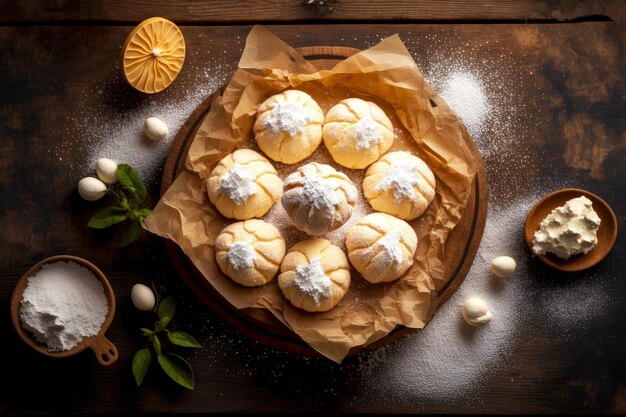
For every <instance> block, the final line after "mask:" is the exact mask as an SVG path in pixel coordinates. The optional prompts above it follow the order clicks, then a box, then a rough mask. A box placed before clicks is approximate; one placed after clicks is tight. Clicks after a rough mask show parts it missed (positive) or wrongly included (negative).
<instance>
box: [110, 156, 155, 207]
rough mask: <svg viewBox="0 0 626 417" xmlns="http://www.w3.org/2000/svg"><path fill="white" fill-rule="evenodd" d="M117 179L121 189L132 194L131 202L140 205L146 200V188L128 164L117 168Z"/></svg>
mask: <svg viewBox="0 0 626 417" xmlns="http://www.w3.org/2000/svg"><path fill="white" fill-rule="evenodd" d="M117 178H118V179H119V182H120V184H122V187H124V188H125V189H126V190H127V191H128V192H130V193H131V194H132V198H131V200H132V201H134V202H135V203H141V202H142V201H144V200H145V199H146V196H147V195H148V190H146V186H145V185H144V184H143V182H142V181H141V178H139V174H138V173H137V171H135V168H133V167H131V166H130V165H128V164H119V165H118V166H117Z"/></svg>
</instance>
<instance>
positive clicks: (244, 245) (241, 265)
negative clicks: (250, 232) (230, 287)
mask: <svg viewBox="0 0 626 417" xmlns="http://www.w3.org/2000/svg"><path fill="white" fill-rule="evenodd" d="M255 257H256V252H255V251H254V249H253V248H252V245H250V242H247V241H246V242H235V243H232V244H230V245H228V263H229V264H231V266H232V267H233V268H235V269H236V270H237V271H242V270H244V269H247V268H251V267H252V265H254V258H255Z"/></svg>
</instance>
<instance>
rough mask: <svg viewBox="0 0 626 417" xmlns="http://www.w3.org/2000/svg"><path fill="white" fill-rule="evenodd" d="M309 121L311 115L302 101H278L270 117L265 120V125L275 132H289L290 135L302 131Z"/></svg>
mask: <svg viewBox="0 0 626 417" xmlns="http://www.w3.org/2000/svg"><path fill="white" fill-rule="evenodd" d="M307 123H309V116H308V115H307V113H306V111H305V110H304V107H303V106H302V104H300V103H290V102H283V103H276V104H274V107H273V108H272V111H271V113H270V115H269V117H267V118H265V119H264V120H263V127H264V128H266V129H268V130H269V131H270V132H273V133H281V132H287V133H288V134H289V136H292V137H294V136H296V135H297V134H298V133H302V131H303V130H304V127H305V126H306V125H307Z"/></svg>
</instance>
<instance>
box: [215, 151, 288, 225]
mask: <svg viewBox="0 0 626 417" xmlns="http://www.w3.org/2000/svg"><path fill="white" fill-rule="evenodd" d="M282 188H283V182H282V181H281V179H280V178H279V177H278V174H277V172H276V170H275V169H274V167H273V166H272V164H271V163H270V162H269V161H268V160H267V159H266V158H264V157H263V156H262V155H261V154H259V153H257V152H254V151H253V150H250V149H239V150H236V151H235V152H233V153H231V154H228V155H227V156H226V157H225V158H224V159H222V160H221V161H220V162H219V163H218V164H217V166H216V167H215V168H214V169H213V171H212V172H211V175H210V176H209V179H208V180H207V193H208V195H209V200H210V201H211V203H213V205H214V206H215V207H216V208H217V209H218V210H219V212H220V213H222V215H224V216H226V217H229V218H235V219H238V220H247V219H251V218H253V217H261V216H263V215H264V214H265V213H267V211H268V210H269V209H270V208H271V207H272V205H273V204H274V203H275V202H276V200H278V198H279V197H280V195H281V193H282Z"/></svg>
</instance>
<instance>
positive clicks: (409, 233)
mask: <svg viewBox="0 0 626 417" xmlns="http://www.w3.org/2000/svg"><path fill="white" fill-rule="evenodd" d="M346 247H347V249H348V258H349V259H350V263H351V264H352V266H354V268H355V269H356V270H357V271H359V273H360V274H361V275H363V278H365V279H366V280H367V281H369V282H371V283H373V284H375V283H378V282H390V281H393V280H395V279H398V278H400V277H401V276H402V275H403V274H404V273H405V272H406V270H407V269H409V267H410V266H411V265H413V257H414V256H415V250H416V249H417V235H416V234H415V231H414V230H413V228H412V227H411V226H410V225H409V224H408V223H407V222H405V221H404V220H400V219H398V218H396V217H393V216H390V215H388V214H385V213H372V214H369V215H367V216H365V217H363V218H362V219H361V220H359V221H358V222H356V223H355V224H354V226H352V228H351V229H350V231H349V232H348V234H347V235H346Z"/></svg>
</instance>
